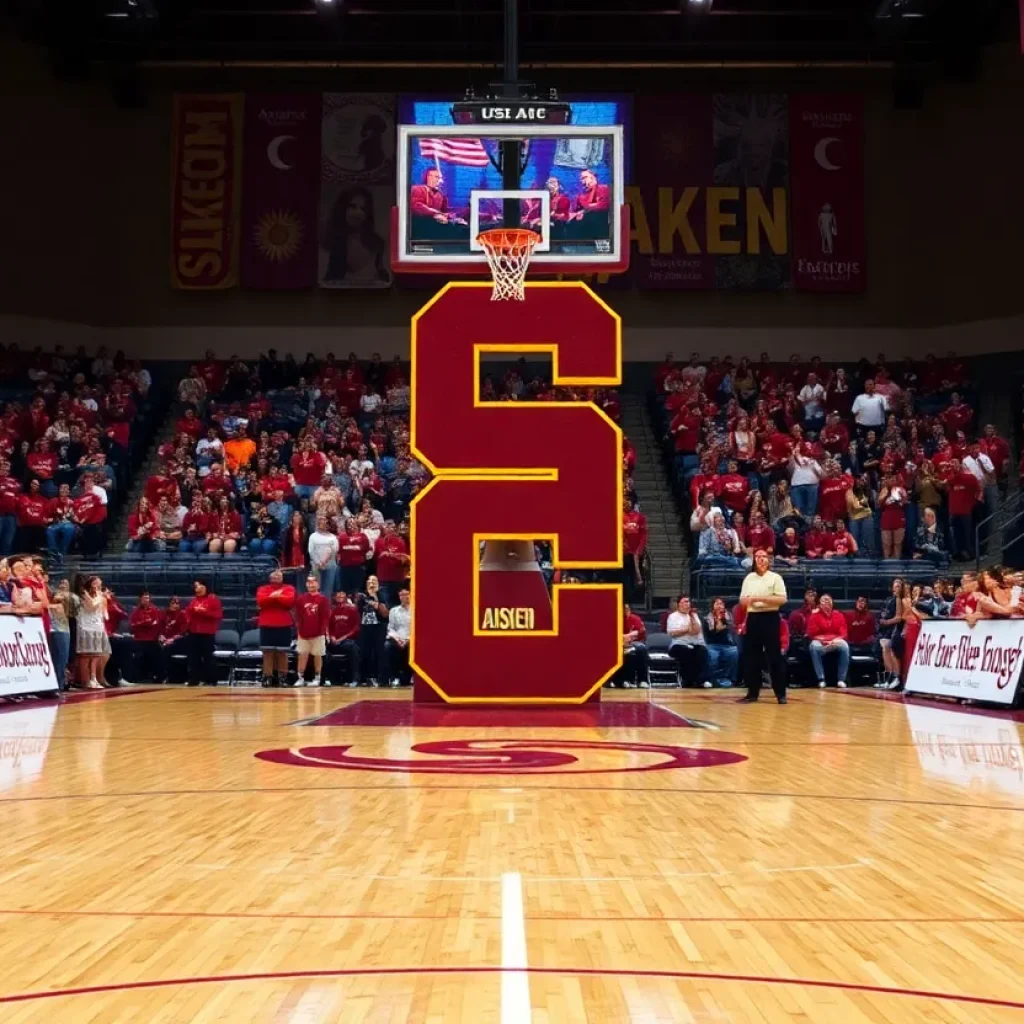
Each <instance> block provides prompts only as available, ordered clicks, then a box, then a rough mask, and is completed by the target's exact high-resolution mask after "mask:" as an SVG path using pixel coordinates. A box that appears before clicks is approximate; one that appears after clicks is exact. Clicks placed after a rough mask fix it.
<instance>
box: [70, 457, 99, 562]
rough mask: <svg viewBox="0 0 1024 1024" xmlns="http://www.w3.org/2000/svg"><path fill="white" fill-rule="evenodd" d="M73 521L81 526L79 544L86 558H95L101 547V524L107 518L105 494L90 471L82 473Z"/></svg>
mask: <svg viewBox="0 0 1024 1024" xmlns="http://www.w3.org/2000/svg"><path fill="white" fill-rule="evenodd" d="M73 504H74V517H75V522H76V523H77V524H78V526H79V527H80V528H81V531H82V533H81V536H80V538H79V546H80V547H81V550H82V554H83V555H84V556H85V557H86V558H95V557H96V556H97V555H98V554H99V553H100V551H101V550H102V548H103V526H104V523H105V522H106V520H107V496H106V492H104V490H103V488H102V487H99V486H97V484H96V483H95V479H94V477H93V475H92V473H83V474H82V479H81V482H80V485H79V491H78V496H77V497H76V498H75V499H74V502H73Z"/></svg>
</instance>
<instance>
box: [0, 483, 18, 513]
mask: <svg viewBox="0 0 1024 1024" xmlns="http://www.w3.org/2000/svg"><path fill="white" fill-rule="evenodd" d="M20 493H21V481H20V480H18V479H17V478H16V477H13V476H0V516H13V515H15V514H16V513H17V511H18V495H19V494H20Z"/></svg>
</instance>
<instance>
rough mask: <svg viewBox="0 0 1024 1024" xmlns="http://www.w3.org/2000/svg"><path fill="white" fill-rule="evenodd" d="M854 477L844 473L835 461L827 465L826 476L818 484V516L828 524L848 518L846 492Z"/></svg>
mask: <svg viewBox="0 0 1024 1024" xmlns="http://www.w3.org/2000/svg"><path fill="white" fill-rule="evenodd" d="M852 486H853V477H852V476H850V474H849V473H843V472H841V471H840V469H839V464H838V463H837V462H834V461H829V462H827V463H825V476H824V478H823V479H822V480H821V482H820V483H819V484H818V514H819V515H820V516H821V518H822V519H824V520H825V521H826V522H828V521H830V520H834V519H845V518H846V492H847V491H848V490H849V489H850V488H851V487H852Z"/></svg>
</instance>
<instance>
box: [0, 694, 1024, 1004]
mask: <svg viewBox="0 0 1024 1024" xmlns="http://www.w3.org/2000/svg"><path fill="white" fill-rule="evenodd" d="M735 696H736V695H735V694H732V693H724V692H720V691H713V692H709V693H704V692H691V691H685V692H681V691H664V692H659V693H658V694H657V696H656V698H655V700H656V702H657V704H658V705H660V707H659V708H657V709H655V713H654V714H653V715H651V716H650V719H649V720H651V721H654V722H656V723H659V727H654V728H642V727H637V726H636V725H635V724H632V723H636V722H637V721H644V720H646V719H645V713H641V712H643V709H638V708H635V707H630V708H623V709H621V710H622V712H623V713H622V715H621V721H623V722H627V723H631V724H628V725H625V726H618V725H615V724H607V723H608V722H612V723H614V722H615V721H616V720H617V718H616V713H615V711H614V709H613V710H612V711H611V712H609V711H608V709H609V707H611V705H612V704H616V705H617V704H618V703H619V702H630V703H631V704H632V703H633V702H638V701H639V702H646V700H647V695H646V694H644V693H641V692H636V691H634V692H631V693H615V694H614V695H612V696H611V697H610V698H608V699H607V700H606V703H605V705H604V709H605V710H604V711H603V712H602V717H601V719H600V721H601V722H602V723H603V724H600V725H591V724H588V720H587V719H586V717H585V716H584V717H581V718H578V719H576V718H572V717H569V718H565V719H563V720H559V721H560V724H559V725H558V726H557V727H543V726H538V725H537V724H536V715H535V714H534V715H530V716H529V717H527V718H525V719H518V718H517V717H516V716H515V715H514V714H508V713H504V712H495V713H494V714H495V716H496V717H493V718H489V717H487V716H486V715H484V716H482V717H481V716H480V715H479V714H477V713H476V712H472V713H471V715H472V717H461V718H460V717H459V716H458V715H454V716H450V717H449V716H446V715H445V714H436V713H435V714H433V715H432V716H430V717H428V718H427V719H425V720H424V721H428V722H429V726H421V725H419V724H414V725H411V726H395V725H330V724H328V725H317V724H315V722H316V721H317V719H318V718H320V717H321V716H325V715H327V714H328V713H332V712H335V711H338V709H340V710H341V716H340V717H341V720H345V721H348V720H352V721H370V722H373V721H395V720H396V716H395V715H390V714H387V713H386V712H388V711H389V710H394V709H390V708H389V706H388V705H381V704H378V705H374V704H372V703H370V702H373V701H378V702H384V701H387V702H390V701H396V700H397V701H405V700H407V699H408V698H407V696H406V695H405V694H404V693H401V694H398V693H394V694H393V693H385V692H382V691H363V690H360V691H350V690H337V689H333V690H320V691H315V690H306V691H284V692H280V693H278V692H271V693H267V692H266V691H260V690H233V691H227V690H224V689H218V690H206V689H201V690H189V691H185V690H182V689H178V688H172V689H159V688H157V689H151V690H146V691H144V690H142V689H141V688H140V689H139V690H138V691H134V692H132V691H129V692H120V693H118V694H117V695H116V699H112V698H106V699H97V700H83V701H80V702H78V703H74V704H69V705H66V706H63V707H60V708H55V707H29V706H28V705H19V706H18V707H17V709H15V710H11V711H8V712H6V713H3V714H0V826H2V830H0V835H2V837H3V846H2V850H3V856H2V859H0V924H2V931H0V1021H3V1022H4V1024H22V1022H29V1021H31V1022H41V1021H46V1022H53V1021H58V1022H65V1021H68V1022H74V1024H91V1022H122V1021H126V1022H127V1021H140V1022H146V1024H157V1022H180V1021H197V1022H213V1021H218V1022H220V1021H240V1022H269V1021H274V1022H277V1021H287V1022H293V1024H312V1022H320V1021H332V1022H333V1021H345V1022H349V1021H352V1022H364V1021H365V1022H379V1021H380V1022H383V1021H387V1022H406V1021H409V1022H445V1024H447V1022H471V1024H480V1022H490V1021H495V1022H498V1021H501V1022H505V1024H512V1022H516V1024H519V1022H535V1024H556V1022H557V1024H566V1022H576V1021H592V1022H601V1024H610V1022H617V1021H642V1022H645V1024H646V1022H652V1021H658V1022H660V1021H665V1022H673V1024H678V1022H690V1021H692V1022H707V1021H713V1022H720V1021H737V1022H748V1021H749V1022H755V1021H756V1022H764V1021H767V1022H789V1021H806V1022H821V1021H824V1022H827V1024H861V1022H877V1024H881V1022H886V1024H891V1022H900V1021H961V1022H971V1024H975V1022H1008V1021H1011V1020H1013V1021H1017V1020H1022V1019H1024V957H1022V954H1021V948H1022V946H1024V870H1022V869H1021V866H1020V864H1021V861H1020V856H1021V851H1022V850H1024V751H1022V747H1021V737H1020V733H1019V732H1018V729H1019V727H1018V725H1017V723H1016V722H1015V721H1012V720H1008V719H999V718H990V717H985V716H982V715H969V714H966V713H963V712H957V711H948V710H937V709H935V708H933V707H927V706H909V705H904V704H901V703H898V702H886V701H879V700H869V699H863V698H862V697H859V696H858V695H856V694H853V693H851V694H839V693H836V692H824V693H822V692H818V691H802V692H797V693H795V694H794V695H793V696H792V697H791V698H790V704H789V705H788V706H787V707H779V706H777V705H776V704H775V703H774V701H772V700H768V699H764V700H762V702H761V703H760V704H757V705H754V706H739V705H736V704H735V703H734V700H735ZM356 702H362V703H363V707H362V708H361V709H360V710H359V713H358V714H349V713H348V712H347V711H346V708H347V706H348V705H352V704H355V703H356ZM378 712H380V714H378ZM402 714H405V712H403V713H402ZM524 714H525V713H524ZM679 716H685V718H689V719H693V720H697V721H699V722H700V723H704V724H705V725H707V726H710V727H708V728H694V727H688V725H687V722H686V721H685V720H684V719H683V718H680V717H679ZM338 718H339V716H338V715H332V718H331V721H337V720H338ZM397 720H403V719H402V717H401V715H400V716H398V718H397ZM416 721H419V720H418V719H417V720H416ZM517 721H525V722H526V723H527V724H525V725H523V724H519V725H517V724H516V722H517ZM593 721H598V719H593ZM670 721H671V722H672V724H673V725H674V726H675V727H672V728H667V727H664V725H665V724H666V723H667V722H670ZM300 722H312V723H313V724H296V723H300ZM498 741H505V742H504V743H499V742H498ZM414 747H416V748H418V749H413V748H414ZM679 748H684V749H682V750H680V749H679ZM716 751H717V752H721V754H718V755H716V754H714V753H713V752H716ZM257 753H259V754H261V756H260V757H257V756H255V755H256V754H257ZM725 755H729V756H725Z"/></svg>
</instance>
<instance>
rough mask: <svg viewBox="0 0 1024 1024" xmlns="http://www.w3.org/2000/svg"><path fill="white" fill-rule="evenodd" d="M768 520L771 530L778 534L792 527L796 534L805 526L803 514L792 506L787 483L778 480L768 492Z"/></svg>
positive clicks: (786, 481)
mask: <svg viewBox="0 0 1024 1024" xmlns="http://www.w3.org/2000/svg"><path fill="white" fill-rule="evenodd" d="M768 518H769V520H770V522H771V526H772V529H773V530H775V531H776V533H779V532H781V531H784V530H786V528H787V527H790V526H792V527H793V528H794V529H796V530H797V531H798V532H799V531H802V530H803V529H804V527H805V525H806V521H805V520H804V517H803V514H802V513H801V512H800V510H799V509H798V508H797V507H796V506H795V505H794V504H793V498H792V496H791V495H790V493H789V481H788V480H778V481H776V482H775V483H774V484H772V485H771V487H770V488H769V490H768Z"/></svg>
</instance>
